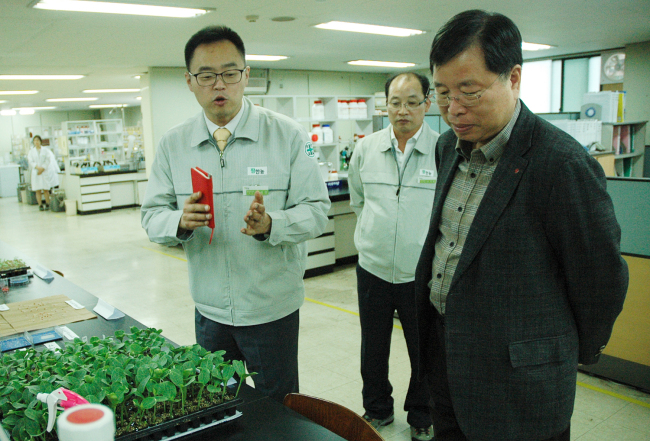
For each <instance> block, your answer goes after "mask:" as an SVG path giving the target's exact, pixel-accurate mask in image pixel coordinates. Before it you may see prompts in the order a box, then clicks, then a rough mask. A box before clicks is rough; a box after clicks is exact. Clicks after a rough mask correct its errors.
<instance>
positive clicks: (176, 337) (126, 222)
mask: <svg viewBox="0 0 650 441" xmlns="http://www.w3.org/2000/svg"><path fill="white" fill-rule="evenodd" d="M0 240H2V241H4V242H5V243H7V244H9V245H11V246H12V247H14V248H16V249H17V250H19V251H20V252H21V253H23V254H25V255H26V256H29V257H31V258H33V259H34V260H36V261H38V262H40V263H41V264H43V265H45V266H47V267H49V268H51V269H55V270H59V271H61V272H63V273H64V275H65V277H66V278H67V279H68V280H70V281H71V282H73V283H75V284H77V285H79V286H80V287H82V288H84V289H85V290H87V291H89V292H90V293H92V294H94V295H96V296H97V297H99V298H101V299H103V300H105V301H107V302H109V303H111V304H113V305H114V306H115V307H117V308H118V309H120V310H122V311H124V312H125V313H126V314H129V315H131V316H133V317H134V318H136V319H137V320H139V321H141V322H142V323H144V324H145V325H147V326H152V327H156V328H160V329H163V334H164V335H165V336H167V337H169V338H170V339H172V340H173V341H175V342H177V343H180V344H192V343H194V322H193V312H194V307H193V303H192V299H191V298H190V295H189V292H188V280H187V267H186V262H185V255H184V253H183V251H182V249H180V248H167V247H162V246H159V245H156V244H153V243H151V242H149V240H148V239H147V236H146V234H145V232H144V230H143V229H142V228H141V227H140V212H139V210H138V209H134V208H127V209H121V210H115V211H112V212H110V213H105V214H97V215H88V216H66V214H65V213H52V212H39V211H38V208H37V207H36V206H33V205H32V206H30V205H25V204H19V203H18V202H17V198H15V197H9V198H0ZM12 257H14V256H0V258H12ZM355 279H356V278H355V272H354V267H353V266H348V267H344V268H341V269H339V270H337V271H335V272H334V273H332V274H329V275H325V276H321V277H316V278H311V279H307V280H306V281H305V285H306V290H307V292H306V295H307V301H306V302H305V304H304V306H303V307H302V309H301V318H300V320H301V327H300V381H301V392H304V393H307V394H311V395H316V396H319V397H323V398H326V399H329V400H332V401H335V402H338V403H341V404H343V405H345V406H347V407H349V408H351V409H352V410H354V411H356V412H358V413H363V408H362V405H361V377H360V374H359V346H360V331H359V318H358V316H357V315H356V312H357V310H358V307H357V301H356V280H355ZM395 324H396V326H399V321H397V320H396V322H395ZM390 371H391V374H390V379H391V382H392V384H393V386H394V397H395V405H396V408H395V416H396V418H395V422H394V423H393V424H391V425H389V426H387V427H384V428H382V430H381V433H382V435H383V436H384V437H385V438H386V439H387V440H390V441H402V440H404V441H408V440H409V430H408V429H409V428H408V425H407V423H406V415H405V413H404V411H403V410H402V406H403V404H404V395H405V393H406V389H407V387H408V380H409V374H410V372H409V362H408V356H407V352H406V346H405V343H404V338H403V336H402V334H401V331H400V330H399V329H398V328H397V327H396V328H395V329H394V334H393V343H392V350H391V358H390ZM612 394H613V395H612ZM571 439H574V440H580V441H601V440H603V441H604V440H607V441H623V440H625V441H642V440H644V441H647V440H650V395H648V394H645V393H642V392H639V391H636V390H634V389H631V388H628V387H626V386H622V385H619V384H616V383H613V382H610V381H606V380H601V379H598V378H593V377H589V376H586V375H582V374H580V375H579V386H578V391H577V396H576V406H575V411H574V415H573V420H572V436H571Z"/></svg>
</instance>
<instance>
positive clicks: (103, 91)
mask: <svg viewBox="0 0 650 441" xmlns="http://www.w3.org/2000/svg"><path fill="white" fill-rule="evenodd" d="M82 92H83V93H120V92H123V93H130V92H140V89H87V90H83V91H82Z"/></svg>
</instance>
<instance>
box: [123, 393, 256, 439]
mask: <svg viewBox="0 0 650 441" xmlns="http://www.w3.org/2000/svg"><path fill="white" fill-rule="evenodd" d="M242 402H243V401H242V399H241V398H235V399H233V400H230V401H226V402H225V403H222V404H218V405H216V406H212V407H209V408H207V409H203V410H199V411H198V412H194V413H191V414H189V415H183V416H182V417H178V418H174V419H171V420H169V421H165V422H164V423H161V424H157V425H155V426H153V427H147V428H146V429H141V430H138V431H137V432H132V433H127V434H125V435H121V436H119V437H116V438H115V441H160V440H163V439H168V438H172V437H174V436H175V435H179V434H181V435H182V434H183V433H184V432H187V431H188V430H192V431H193V432H194V431H196V430H195V429H198V430H201V426H205V427H204V428H206V429H207V428H208V427H211V426H212V425H213V424H211V423H214V422H218V421H220V420H223V419H225V418H228V417H233V416H235V414H236V413H237V406H238V405H239V404H241V403H242Z"/></svg>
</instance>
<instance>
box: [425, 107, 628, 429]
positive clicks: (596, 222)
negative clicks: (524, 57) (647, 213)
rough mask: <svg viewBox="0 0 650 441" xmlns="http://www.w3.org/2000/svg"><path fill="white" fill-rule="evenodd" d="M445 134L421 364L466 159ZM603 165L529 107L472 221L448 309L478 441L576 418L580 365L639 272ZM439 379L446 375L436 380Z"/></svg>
mask: <svg viewBox="0 0 650 441" xmlns="http://www.w3.org/2000/svg"><path fill="white" fill-rule="evenodd" d="M455 145H456V136H455V134H454V133H453V131H451V130H449V131H448V132H446V133H444V134H443V135H442V136H441V137H440V139H439V140H438V144H437V147H436V155H437V163H438V164H439V172H438V186H437V188H436V196H435V200H434V204H433V212H432V216H431V223H430V226H429V234H428V236H427V239H426V242H425V244H424V247H423V250H422V254H421V256H420V260H419V263H418V267H417V271H416V279H415V282H416V301H417V303H418V327H419V333H420V369H422V370H423V371H422V372H423V373H426V372H427V367H426V365H425V364H426V361H425V360H426V358H425V357H424V356H423V354H424V353H425V350H426V347H427V345H436V344H437V342H436V341H435V339H433V340H434V341H432V339H431V320H430V315H429V314H428V313H427V311H430V307H429V305H427V303H428V302H429V288H428V286H427V283H428V282H429V281H430V280H431V271H432V269H431V268H432V260H433V254H434V245H435V242H436V239H437V237H438V234H439V230H438V225H439V223H440V216H441V211H442V206H443V203H444V201H445V198H446V195H447V192H448V190H449V188H450V186H451V183H452V181H453V178H454V173H455V170H456V169H457V166H458V162H459V159H460V157H459V156H458V154H457V153H456V151H455V148H454V147H455ZM620 238H621V231H620V227H619V225H618V223H617V221H616V218H615V215H614V208H613V205H612V202H611V199H610V197H609V195H608V193H607V191H606V180H605V176H604V173H603V170H602V168H601V166H600V165H599V164H598V163H597V162H596V161H595V160H594V159H593V158H592V157H591V156H590V155H589V154H588V153H587V152H586V151H585V150H584V149H583V148H582V147H581V146H580V145H579V144H578V143H577V142H576V141H575V140H574V139H573V138H572V137H570V136H569V135H568V134H566V133H564V132H563V131H561V130H559V129H557V128H556V127H554V126H553V125H551V124H549V123H548V122H546V121H544V120H542V119H541V118H539V117H537V116H536V115H534V114H532V113H531V112H530V111H529V110H528V108H527V107H526V106H525V105H523V103H522V108H521V113H520V115H519V118H518V120H517V122H516V124H515V127H514V129H513V132H512V135H511V137H510V141H509V142H508V145H507V147H506V150H505V152H504V154H503V156H502V157H501V159H500V161H499V164H498V166H497V169H496V170H495V173H494V175H493V177H492V180H491V182H490V185H489V186H488V188H487V190H486V193H485V196H484V198H483V201H482V203H481V205H480V207H479V209H478V212H477V213H476V217H475V219H474V222H473V223H472V226H471V228H470V231H469V234H468V236H467V240H466V243H465V246H464V248H463V253H462V255H461V257H460V261H459V262H458V267H457V269H456V272H455V274H454V277H453V280H452V282H451V287H450V291H449V296H448V297H447V305H446V314H445V343H446V356H447V359H446V361H447V373H448V380H449V389H450V394H451V398H452V402H453V405H454V411H455V413H456V417H457V420H458V423H459V425H460V428H461V429H462V430H463V432H464V433H465V435H466V436H467V437H468V438H469V439H471V440H486V441H487V440H490V441H493V440H496V439H498V440H500V441H506V440H513V441H514V440H522V439H526V440H533V439H545V438H549V437H551V436H554V435H556V434H557V433H559V432H560V431H562V430H563V429H565V428H566V427H567V426H568V425H569V423H570V420H571V414H572V412H573V404H574V398H575V388H576V376H577V365H578V363H583V364H591V363H595V362H596V361H597V360H598V356H599V355H600V353H601V352H602V349H603V348H604V346H605V344H606V343H607V341H608V340H609V337H610V335H611V331H612V327H613V325H614V321H615V319H616V317H617V316H618V314H619V313H620V312H621V310H622V307H623V301H624V299H625V294H626V292H627V285H628V271H627V265H626V263H625V261H624V260H623V259H622V258H621V254H620V249H619V245H620ZM433 380H434V381H435V379H433Z"/></svg>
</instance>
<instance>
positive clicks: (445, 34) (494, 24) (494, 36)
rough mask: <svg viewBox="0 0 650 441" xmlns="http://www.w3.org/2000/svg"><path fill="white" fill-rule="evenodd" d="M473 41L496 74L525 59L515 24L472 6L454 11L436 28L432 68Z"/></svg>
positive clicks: (471, 44)
mask: <svg viewBox="0 0 650 441" xmlns="http://www.w3.org/2000/svg"><path fill="white" fill-rule="evenodd" d="M473 45H477V46H478V47H480V48H481V49H482V50H483V55H484V57H485V65H486V67H487V69H488V70H489V71H490V72H494V73H496V74H498V75H507V74H508V73H510V71H511V70H512V68H513V67H514V66H515V65H517V64H519V65H521V64H523V62H524V59H523V55H522V52H521V34H520V33H519V29H518V28H517V25H515V23H514V22H513V21H512V20H510V19H509V18H508V17H506V16H505V15H502V14H499V13H496V12H486V11H482V10H479V9H472V10H469V11H464V12H461V13H460V14H457V15H455V16H454V17H452V18H451V19H450V20H449V21H448V22H447V23H445V24H444V25H443V26H442V27H441V28H440V29H439V30H438V33H437V34H436V36H435V37H434V38H433V43H431V52H430V54H429V60H430V68H431V72H432V73H433V69H434V67H437V66H443V65H444V64H446V63H447V62H449V61H450V60H451V59H452V58H454V57H455V56H456V55H458V54H460V53H461V52H463V51H465V50H467V49H469V48H470V47H471V46H473Z"/></svg>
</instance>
